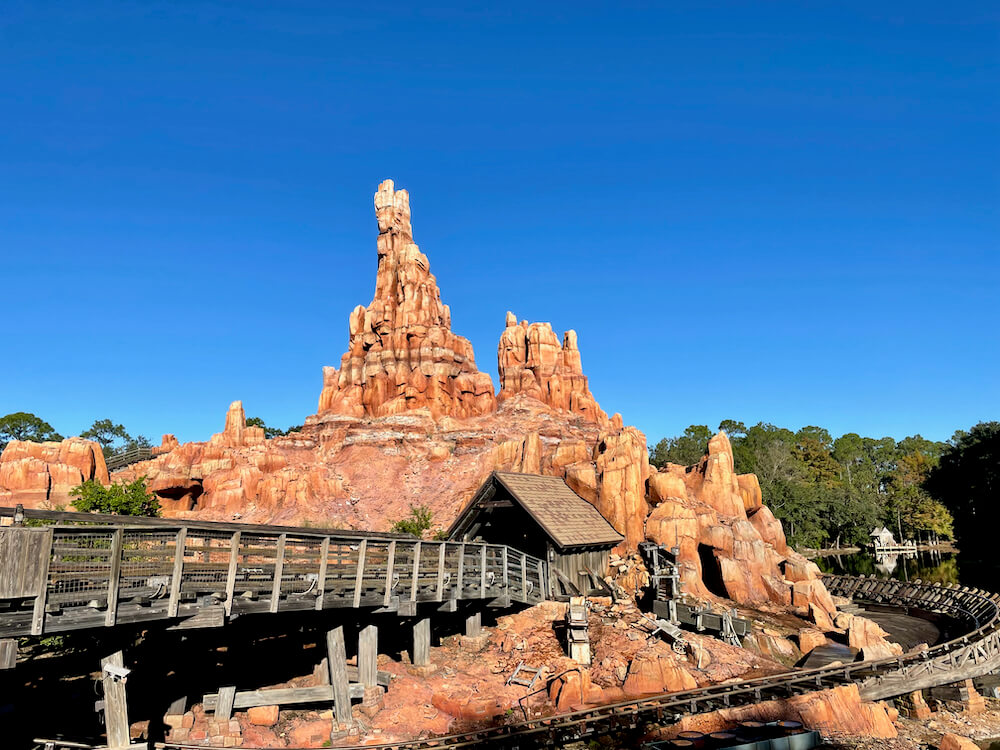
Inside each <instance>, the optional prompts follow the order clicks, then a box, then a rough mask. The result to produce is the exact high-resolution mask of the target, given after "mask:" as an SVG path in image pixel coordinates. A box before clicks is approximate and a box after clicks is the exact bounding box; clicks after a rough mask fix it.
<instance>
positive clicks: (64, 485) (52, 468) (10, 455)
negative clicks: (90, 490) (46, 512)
mask: <svg viewBox="0 0 1000 750" xmlns="http://www.w3.org/2000/svg"><path fill="white" fill-rule="evenodd" d="M90 479H96V480H97V481H98V482H102V483H103V484H107V483H108V481H109V479H108V467H107V464H105V463H104V453H103V452H102V451H101V446H99V445H98V444H97V443H95V442H93V441H91V440H84V439H83V438H69V439H67V440H63V441H62V442H57V443H29V442H27V441H22V440H13V441H11V442H10V443H9V444H8V445H7V447H6V448H4V451H3V454H2V455H0V505H16V504H18V503H20V504H22V505H24V506H25V507H27V508H39V507H43V508H44V507H51V506H56V505H68V504H69V503H70V502H71V501H72V498H71V497H70V496H69V491H70V490H71V489H72V488H73V487H76V486H77V485H79V484H80V483H81V482H85V481H88V480H90Z"/></svg>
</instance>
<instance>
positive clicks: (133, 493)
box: [70, 477, 160, 516]
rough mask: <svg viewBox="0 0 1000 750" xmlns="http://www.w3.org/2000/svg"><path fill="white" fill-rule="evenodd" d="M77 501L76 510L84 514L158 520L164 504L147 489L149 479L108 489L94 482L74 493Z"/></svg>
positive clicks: (75, 501)
mask: <svg viewBox="0 0 1000 750" xmlns="http://www.w3.org/2000/svg"><path fill="white" fill-rule="evenodd" d="M70 495H73V496H75V497H76V498H77V499H76V500H74V501H73V505H74V507H76V509H77V510H78V511H80V512H81V513H114V514H116V515H121V516H158V515H160V501H159V500H158V499H157V497H156V495H154V494H153V493H152V492H150V491H149V489H148V488H147V487H146V477H139V478H138V479H136V480H135V481H132V482H129V483H127V484H125V483H121V484H112V485H111V486H110V487H105V486H104V485H103V484H101V483H100V482H98V481H96V480H93V479H90V480H87V481H86V482H84V483H83V484H81V485H78V486H76V487H74V488H73V489H72V490H70Z"/></svg>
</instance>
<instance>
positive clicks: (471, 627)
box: [465, 612, 483, 638]
mask: <svg viewBox="0 0 1000 750" xmlns="http://www.w3.org/2000/svg"><path fill="white" fill-rule="evenodd" d="M482 632H483V613H482V612H473V613H472V614H471V615H469V616H468V617H466V618H465V634H466V635H467V636H470V637H473V638H474V637H476V636H478V635H481V634H482Z"/></svg>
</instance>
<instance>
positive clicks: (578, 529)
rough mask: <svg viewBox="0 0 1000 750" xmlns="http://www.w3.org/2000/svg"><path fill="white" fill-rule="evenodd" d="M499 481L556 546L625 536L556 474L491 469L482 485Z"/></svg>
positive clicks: (603, 542) (612, 540) (611, 541)
mask: <svg viewBox="0 0 1000 750" xmlns="http://www.w3.org/2000/svg"><path fill="white" fill-rule="evenodd" d="M492 481H496V482H497V483H499V484H500V485H501V486H502V487H503V488H504V489H506V490H507V492H509V493H510V495H511V496H512V497H513V499H514V500H515V501H516V502H517V503H518V504H519V505H520V506H521V507H522V508H524V509H525V510H526V511H527V512H528V514H529V515H530V516H531V517H532V518H533V519H534V520H535V521H536V522H537V523H538V525H539V526H541V527H542V529H543V530H544V531H545V533H546V534H548V536H549V537H550V538H551V539H552V541H553V542H555V543H556V545H558V546H559V547H560V548H562V549H565V548H567V547H584V546H592V545H600V546H606V545H613V544H618V543H619V542H620V541H622V540H623V539H624V538H625V537H623V536H622V535H621V534H619V533H618V532H617V531H615V529H614V527H613V526H612V525H611V524H610V523H608V521H607V519H605V518H604V516H602V515H601V513H600V511H599V510H597V508H595V507H594V506H593V505H591V504H590V503H588V502H587V501H586V500H584V499H583V498H582V497H580V496H579V495H578V494H576V493H575V492H573V490H571V489H570V488H569V486H568V485H567V484H566V482H564V481H563V480H562V479H561V478H560V477H543V476H539V475H537V474H515V473H514V472H509V471H495V472H493V474H491V475H490V478H489V479H488V480H487V481H486V483H485V484H484V485H483V487H484V488H485V487H487V486H488V484H489V483H490V482H492ZM482 493H483V490H482V489H480V491H479V492H477V493H476V497H475V498H473V501H472V503H471V504H470V506H469V507H468V508H467V509H466V510H465V511H464V512H463V513H462V514H461V515H460V516H459V518H458V519H456V521H455V523H454V524H453V526H452V528H453V529H454V528H457V527H458V526H459V525H460V524H461V522H462V520H463V518H464V517H465V516H466V515H467V514H468V513H469V512H470V511H471V510H473V508H474V507H475V505H476V501H477V500H478V499H479V497H481V496H482Z"/></svg>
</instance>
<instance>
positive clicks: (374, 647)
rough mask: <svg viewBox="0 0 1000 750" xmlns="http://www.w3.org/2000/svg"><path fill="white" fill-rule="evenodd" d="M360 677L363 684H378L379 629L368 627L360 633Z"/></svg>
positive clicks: (372, 626)
mask: <svg viewBox="0 0 1000 750" xmlns="http://www.w3.org/2000/svg"><path fill="white" fill-rule="evenodd" d="M358 677H359V678H360V680H361V684H362V685H364V686H366V687H372V686H374V685H377V684H378V628H377V627H376V626H375V625H366V626H365V627H363V628H362V629H361V632H360V633H358Z"/></svg>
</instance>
